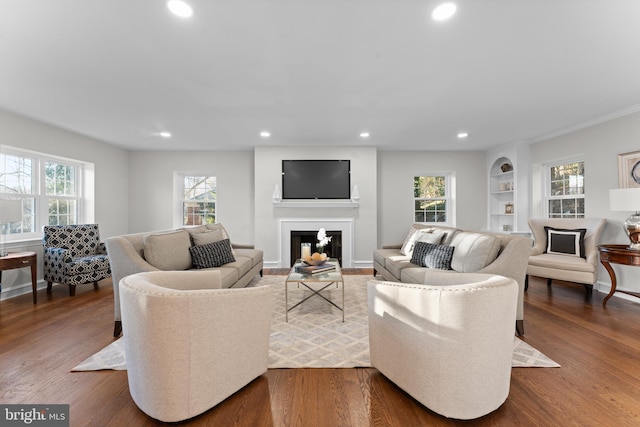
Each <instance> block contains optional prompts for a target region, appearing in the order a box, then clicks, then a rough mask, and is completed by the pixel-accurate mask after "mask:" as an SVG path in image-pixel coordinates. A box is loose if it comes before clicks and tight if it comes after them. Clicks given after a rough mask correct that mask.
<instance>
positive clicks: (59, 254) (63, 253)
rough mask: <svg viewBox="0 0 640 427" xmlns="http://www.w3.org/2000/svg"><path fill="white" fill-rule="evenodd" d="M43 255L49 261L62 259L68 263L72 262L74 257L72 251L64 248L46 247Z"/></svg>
mask: <svg viewBox="0 0 640 427" xmlns="http://www.w3.org/2000/svg"><path fill="white" fill-rule="evenodd" d="M42 255H43V257H44V259H45V260H47V261H53V260H55V259H61V260H62V262H64V263H67V262H71V261H72V259H73V257H72V256H71V251H70V250H68V249H64V248H44V250H43V252H42Z"/></svg>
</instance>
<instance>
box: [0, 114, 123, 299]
mask: <svg viewBox="0 0 640 427" xmlns="http://www.w3.org/2000/svg"><path fill="white" fill-rule="evenodd" d="M0 141H1V142H2V144H3V145H9V146H12V147H18V148H22V149H26V150H32V151H37V152H41V153H46V154H52V155H56V156H61V157H66V158H70V159H75V160H80V161H84V162H90V163H93V164H94V165H95V170H94V172H95V174H94V181H95V197H96V198H95V215H94V220H95V222H96V223H97V224H99V226H100V236H101V237H102V238H103V239H104V238H106V237H110V236H116V235H119V234H124V233H126V232H127V231H128V227H127V223H128V217H129V215H128V214H129V204H128V185H129V176H128V153H127V151H126V150H123V149H120V148H117V147H115V146H113V145H110V144H106V143H104V142H102V141H99V140H96V139H93V138H89V137H86V136H83V135H79V134H76V133H73V132H68V131H65V130H63V129H60V128H57V127H54V126H49V125H47V124H44V123H41V122H38V121H34V120H31V119H28V118H26V117H22V116H18V115H15V114H12V113H9V112H7V111H2V110H0ZM10 250H11V251H22V250H24V251H35V252H36V253H37V254H38V277H39V279H42V243H41V242H40V241H30V242H22V243H19V244H12V245H11V246H10ZM30 280H31V279H30V276H29V271H28V269H20V270H9V271H5V272H3V275H2V282H3V283H2V288H3V292H2V294H3V295H2V297H3V298H6V297H7V296H8V295H12V294H14V293H15V292H14V291H17V290H16V288H18V287H20V288H22V287H23V286H26V287H30Z"/></svg>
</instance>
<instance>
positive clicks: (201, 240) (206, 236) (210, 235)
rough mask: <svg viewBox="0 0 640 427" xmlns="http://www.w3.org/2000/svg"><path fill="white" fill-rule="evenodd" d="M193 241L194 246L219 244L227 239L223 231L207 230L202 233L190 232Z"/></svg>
mask: <svg viewBox="0 0 640 427" xmlns="http://www.w3.org/2000/svg"><path fill="white" fill-rule="evenodd" d="M189 235H190V236H191V240H192V241H193V245H194V246H202V245H207V244H209V243H214V242H219V241H220V240H224V239H226V237H225V235H224V233H223V232H222V230H207V229H205V230H204V231H200V232H195V233H194V232H190V233H189Z"/></svg>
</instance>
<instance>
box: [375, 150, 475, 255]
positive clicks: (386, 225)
mask: <svg viewBox="0 0 640 427" xmlns="http://www.w3.org/2000/svg"><path fill="white" fill-rule="evenodd" d="M447 172H453V173H455V179H456V184H455V188H456V195H455V197H456V208H457V209H456V215H455V218H454V220H455V224H452V225H454V226H457V227H460V228H466V229H472V230H481V229H483V228H484V227H485V225H486V219H487V215H486V212H487V167H486V158H485V154H484V153H483V152H479V151H464V152H461V151H446V152H444V151H442V152H441V151H430V152H426V151H407V152H388V151H383V152H380V153H378V189H379V192H378V194H379V197H378V209H377V210H378V243H379V245H384V244H393V243H402V242H403V241H404V238H405V237H406V235H407V231H408V230H409V228H410V226H411V224H413V222H414V217H413V177H414V176H420V175H425V174H434V173H436V174H437V173H447ZM370 256H371V255H370Z"/></svg>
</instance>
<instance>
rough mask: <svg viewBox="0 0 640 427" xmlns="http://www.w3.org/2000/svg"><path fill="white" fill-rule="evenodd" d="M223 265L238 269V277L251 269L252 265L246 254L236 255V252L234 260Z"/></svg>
mask: <svg viewBox="0 0 640 427" xmlns="http://www.w3.org/2000/svg"><path fill="white" fill-rule="evenodd" d="M224 266H225V267H233V268H235V269H237V270H238V277H242V276H244V275H245V274H247V273H248V272H249V270H251V267H253V265H252V264H251V258H249V257H246V256H238V254H236V256H235V261H233V262H230V263H227V264H224Z"/></svg>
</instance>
